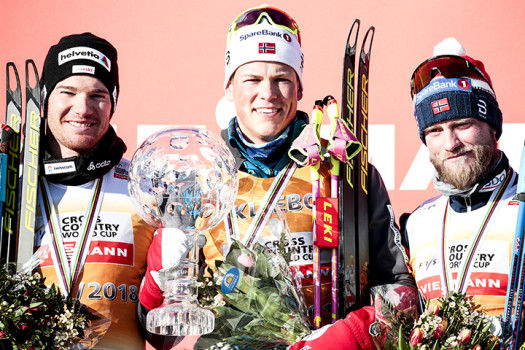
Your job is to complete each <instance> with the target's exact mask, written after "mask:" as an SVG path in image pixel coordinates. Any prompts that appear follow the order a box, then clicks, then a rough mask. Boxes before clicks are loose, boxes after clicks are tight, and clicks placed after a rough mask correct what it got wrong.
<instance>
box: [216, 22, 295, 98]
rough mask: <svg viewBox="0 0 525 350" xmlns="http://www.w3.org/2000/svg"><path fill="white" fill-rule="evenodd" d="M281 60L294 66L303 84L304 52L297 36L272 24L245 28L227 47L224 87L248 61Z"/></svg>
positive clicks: (235, 34)
mask: <svg viewBox="0 0 525 350" xmlns="http://www.w3.org/2000/svg"><path fill="white" fill-rule="evenodd" d="M257 61H264V62H280V63H284V64H287V65H289V66H290V67H292V68H293V69H294V70H295V72H296V73H297V76H298V77H299V82H300V84H301V87H303V52H302V51H301V45H300V44H299V41H298V39H297V37H296V36H295V35H293V34H291V33H290V32H289V31H287V30H286V29H283V28H278V27H274V26H272V25H271V24H269V23H260V24H257V25H251V26H246V27H242V28H241V29H239V30H237V31H235V32H234V33H233V34H232V36H231V37H230V40H229V43H228V45H227V47H226V67H225V80H224V88H226V86H227V85H228V82H229V81H230V78H231V77H232V75H233V73H235V70H236V69H237V68H239V67H240V66H242V65H243V64H245V63H248V62H257Z"/></svg>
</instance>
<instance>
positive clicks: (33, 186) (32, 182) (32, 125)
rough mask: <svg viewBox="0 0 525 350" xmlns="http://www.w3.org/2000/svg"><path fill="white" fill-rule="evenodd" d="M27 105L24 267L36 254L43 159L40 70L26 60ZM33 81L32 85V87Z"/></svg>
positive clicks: (20, 241)
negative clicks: (37, 210) (37, 214)
mask: <svg viewBox="0 0 525 350" xmlns="http://www.w3.org/2000/svg"><path fill="white" fill-rule="evenodd" d="M25 72H26V105H25V113H26V118H25V123H24V141H23V142H24V149H23V154H24V155H23V171H22V194H21V198H20V223H19V229H18V237H17V239H16V242H17V247H16V261H17V264H18V267H21V266H22V265H23V264H24V263H25V262H26V261H28V260H29V259H30V258H31V256H32V254H33V243H34V236H35V224H36V205H37V196H38V183H39V158H40V131H41V118H40V86H39V78H38V70H37V68H36V65H35V62H34V61H33V60H27V61H26V66H25ZM31 78H33V80H34V81H33V84H31V81H30V80H31Z"/></svg>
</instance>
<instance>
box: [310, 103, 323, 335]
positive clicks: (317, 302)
mask: <svg viewBox="0 0 525 350" xmlns="http://www.w3.org/2000/svg"><path fill="white" fill-rule="evenodd" d="M322 121H323V101H320V100H317V101H315V105H314V109H313V111H312V124H314V125H315V128H314V130H315V132H316V134H317V138H319V129H320V127H321V122H322ZM320 166H321V157H319V161H318V162H315V163H313V164H312V165H310V177H311V179H312V219H313V221H312V223H313V227H312V246H313V260H314V261H313V265H314V266H313V270H314V276H313V277H314V278H313V279H314V326H315V328H320V327H321V259H320V258H321V254H320V249H319V246H318V245H317V228H316V218H315V217H316V201H317V198H319V195H320V189H319V168H320Z"/></svg>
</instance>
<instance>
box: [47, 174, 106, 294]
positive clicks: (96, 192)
mask: <svg viewBox="0 0 525 350" xmlns="http://www.w3.org/2000/svg"><path fill="white" fill-rule="evenodd" d="M102 180H103V178H99V179H97V180H96V181H95V184H94V185H93V188H92V190H91V192H92V195H91V200H90V202H89V205H88V207H87V208H86V212H85V213H84V220H83V223H82V227H81V232H80V236H79V239H78V241H77V244H76V245H75V248H74V250H73V254H72V256H71V262H68V258H67V254H66V249H65V246H64V241H63V237H62V230H61V229H60V223H59V222H58V215H57V213H56V209H55V206H54V204H53V198H52V196H51V191H50V190H49V185H48V183H47V181H46V180H45V179H42V185H43V186H41V193H40V196H39V200H40V206H41V208H43V209H42V215H43V218H44V223H45V229H46V231H47V232H48V233H49V234H50V235H51V241H52V244H51V247H50V248H51V249H50V250H51V257H52V258H53V263H54V265H55V270H56V273H57V276H58V280H59V283H60V287H61V289H62V294H63V295H64V296H68V295H69V294H70V293H71V291H72V289H73V286H74V285H75V282H76V280H77V279H78V276H79V274H80V271H81V270H82V267H83V266H84V263H85V262H86V259H87V255H88V251H89V246H90V244H91V238H92V237H93V235H92V234H93V230H94V228H95V225H94V224H95V223H96V221H97V217H98V213H99V211H100V206H101V205H102V199H103V198H104V193H105V190H104V188H103V186H102V185H103V183H105V182H103V181H102Z"/></svg>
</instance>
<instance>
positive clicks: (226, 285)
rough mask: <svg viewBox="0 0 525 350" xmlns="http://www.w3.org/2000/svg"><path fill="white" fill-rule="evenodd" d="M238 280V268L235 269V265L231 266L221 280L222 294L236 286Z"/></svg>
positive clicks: (229, 291)
mask: <svg viewBox="0 0 525 350" xmlns="http://www.w3.org/2000/svg"><path fill="white" fill-rule="evenodd" d="M238 282H239V269H237V268H236V267H232V268H231V269H229V270H228V272H226V274H225V275H224V279H223V280H222V284H221V290H222V292H223V293H224V294H228V293H231V292H232V291H233V290H234V289H235V287H236V286H237V283H238Z"/></svg>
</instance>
